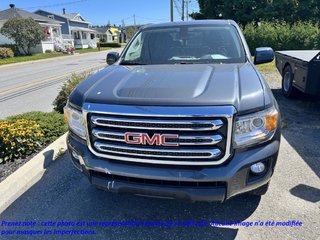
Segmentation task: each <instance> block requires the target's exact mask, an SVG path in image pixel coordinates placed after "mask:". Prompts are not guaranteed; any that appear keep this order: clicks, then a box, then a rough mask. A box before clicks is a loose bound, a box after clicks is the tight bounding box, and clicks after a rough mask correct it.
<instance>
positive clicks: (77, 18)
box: [36, 9, 89, 23]
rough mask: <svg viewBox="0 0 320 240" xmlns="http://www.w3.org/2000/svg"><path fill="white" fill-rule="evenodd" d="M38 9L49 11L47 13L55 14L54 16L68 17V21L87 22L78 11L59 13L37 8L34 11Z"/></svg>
mask: <svg viewBox="0 0 320 240" xmlns="http://www.w3.org/2000/svg"><path fill="white" fill-rule="evenodd" d="M38 11H43V12H46V13H49V14H52V15H56V16H59V17H62V18H65V19H68V20H70V21H75V22H83V23H89V22H87V20H86V19H84V18H83V17H82V16H81V15H80V13H65V14H60V13H54V12H48V11H46V10H41V9H39V10H37V11H36V12H38Z"/></svg>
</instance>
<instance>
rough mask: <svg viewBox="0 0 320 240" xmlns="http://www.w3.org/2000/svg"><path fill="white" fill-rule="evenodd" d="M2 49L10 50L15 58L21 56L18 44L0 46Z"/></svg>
mask: <svg viewBox="0 0 320 240" xmlns="http://www.w3.org/2000/svg"><path fill="white" fill-rule="evenodd" d="M0 48H10V49H11V50H12V52H13V53H14V55H15V56H19V55H21V54H20V52H19V49H18V46H17V45H16V44H0Z"/></svg>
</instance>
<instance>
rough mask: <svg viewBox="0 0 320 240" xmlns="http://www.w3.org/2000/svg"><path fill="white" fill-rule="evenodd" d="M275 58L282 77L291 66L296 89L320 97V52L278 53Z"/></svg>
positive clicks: (297, 51)
mask: <svg viewBox="0 0 320 240" xmlns="http://www.w3.org/2000/svg"><path fill="white" fill-rule="evenodd" d="M275 58H276V67H277V69H278V71H279V73H280V74H281V75H282V76H283V75H284V70H285V68H286V67H287V66H290V69H291V72H292V75H293V83H292V86H293V87H294V88H296V89H299V90H300V91H301V92H303V93H306V94H311V95H320V50H296V51H277V52H276V53H275Z"/></svg>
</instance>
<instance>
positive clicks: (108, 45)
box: [100, 42, 121, 48]
mask: <svg viewBox="0 0 320 240" xmlns="http://www.w3.org/2000/svg"><path fill="white" fill-rule="evenodd" d="M100 47H112V48H119V47H121V44H120V43H115V42H112V43H105V42H100Z"/></svg>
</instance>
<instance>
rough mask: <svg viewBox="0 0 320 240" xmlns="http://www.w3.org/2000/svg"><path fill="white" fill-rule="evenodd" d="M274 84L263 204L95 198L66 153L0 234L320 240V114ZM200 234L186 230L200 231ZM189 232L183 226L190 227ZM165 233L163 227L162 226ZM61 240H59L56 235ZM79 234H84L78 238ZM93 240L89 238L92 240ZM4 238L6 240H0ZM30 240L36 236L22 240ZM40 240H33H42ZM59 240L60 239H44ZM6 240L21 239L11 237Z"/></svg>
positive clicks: (6, 215)
mask: <svg viewBox="0 0 320 240" xmlns="http://www.w3.org/2000/svg"><path fill="white" fill-rule="evenodd" d="M278 82H279V81H277V82H276V83H275V84H273V83H270V85H271V86H272V88H273V91H274V93H275V96H276V97H277V99H278V102H279V104H280V108H281V110H282V115H283V117H284V122H283V126H284V128H283V137H282V142H281V149H280V153H279V159H278V163H277V167H276V171H275V173H274V176H273V179H272V181H271V185H270V189H269V191H268V192H267V194H266V195H264V196H263V197H261V198H260V197H253V196H246V195H242V196H238V197H235V198H233V199H230V200H228V201H226V202H225V203H222V204H221V203H188V202H178V201H172V200H164V199H151V198H143V197H136V196H131V195H116V194H112V193H107V192H103V191H99V190H96V189H95V188H94V187H92V186H90V184H89V182H88V181H87V179H86V178H85V177H84V176H82V174H81V173H80V172H78V171H77V170H76V169H75V168H74V167H73V166H72V164H71V162H70V159H69V158H70V156H69V155H68V154H67V153H66V154H65V155H64V156H62V157H61V159H60V160H59V161H55V162H54V163H52V164H51V165H50V166H49V168H48V169H47V170H46V174H44V175H43V177H42V179H41V180H40V181H39V182H38V183H37V184H35V185H34V186H33V187H32V188H30V189H29V190H28V191H27V192H26V193H25V194H23V195H22V196H21V197H20V198H19V199H18V200H16V201H15V202H14V203H13V204H12V205H11V206H10V207H9V208H8V209H7V210H6V211H5V212H3V213H2V214H1V215H0V230H1V231H3V230H10V229H11V230H12V229H14V230H17V229H20V230H43V231H44V230H45V229H46V230H50V231H52V233H53V231H54V230H60V231H63V230H72V229H73V230H77V229H78V230H86V231H87V233H90V231H94V234H93V235H85V234H84V235H75V236H70V235H65V238H66V239H70V238H71V239H308V240H309V239H319V232H320V225H319V219H320V204H319V203H320V190H319V189H320V180H319V166H320V165H319V159H320V151H319V146H320V131H319V128H320V123H319V119H320V111H319V109H320V108H319V102H317V101H314V100H308V101H302V100H295V101H292V100H287V99H284V98H283V97H282V96H281V94H280V93H279V84H278ZM4 220H5V221H35V222H37V223H38V224H40V223H41V222H48V221H52V222H59V221H60V222H61V221H65V222H70V221H71V222H73V221H74V222H82V221H83V222H85V224H87V223H88V222H91V224H94V223H95V222H104V223H106V222H128V221H130V222H164V223H166V224H167V223H168V222H171V223H173V222H178V223H179V224H181V225H184V226H172V225H171V226H160V227H159V226H148V227H147V226H138V227H134V226H131V227H128V226H99V227H97V226H91V227H90V226H83V227H70V226H64V227H57V226H56V227H43V226H39V225H36V226H35V227H3V226H2V227H1V222H2V221H4ZM292 220H294V221H301V222H302V226H300V227H299V226H291V227H289V226H273V227H272V226H266V225H264V226H253V227H245V226H240V227H212V226H210V225H208V223H210V222H212V221H215V222H225V221H227V222H249V223H250V222H258V223H259V224H260V223H261V222H263V223H264V224H265V223H266V222H267V221H271V223H272V221H275V222H278V221H279V222H288V221H292ZM201 222H202V223H205V224H206V225H205V226H190V225H194V224H195V223H198V224H199V225H201ZM188 224H189V226H186V225H188ZM168 225H169V224H168ZM60 233H61V232H60ZM83 233H85V232H83ZM91 233H93V232H91ZM1 237H4V236H0V238H1ZM24 237H25V238H30V239H33V238H34V236H29V235H24ZM43 237H44V236H39V239H40V238H41V239H43ZM45 237H47V238H51V239H60V238H62V236H61V235H51V236H49V235H47V236H45ZM11 238H12V239H22V236H17V235H15V236H14V237H11Z"/></svg>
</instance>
